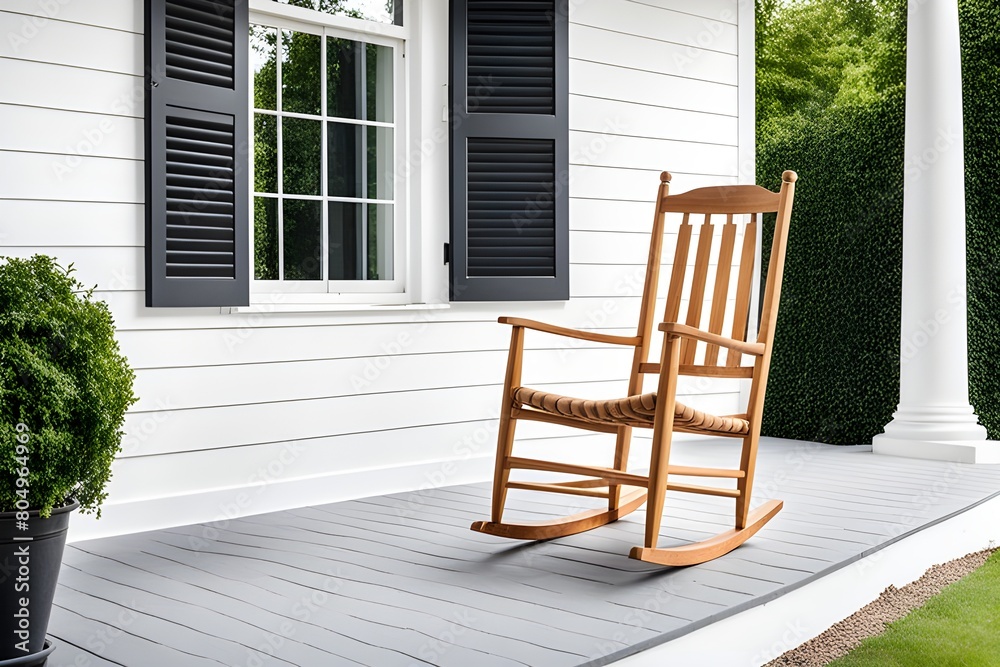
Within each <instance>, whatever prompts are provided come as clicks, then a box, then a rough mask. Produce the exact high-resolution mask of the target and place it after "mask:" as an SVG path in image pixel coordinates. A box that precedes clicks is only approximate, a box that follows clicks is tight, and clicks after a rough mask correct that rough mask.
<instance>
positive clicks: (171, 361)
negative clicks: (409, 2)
mask: <svg viewBox="0 0 1000 667" xmlns="http://www.w3.org/2000/svg"><path fill="white" fill-rule="evenodd" d="M422 1H423V2H425V3H426V4H425V7H434V8H435V9H433V10H425V11H428V13H427V14H426V16H436V17H439V18H440V17H442V16H443V8H444V7H445V6H446V4H447V3H446V2H445V0H422ZM569 5H570V8H571V15H570V22H571V26H570V70H569V84H570V109H569V123H570V130H571V132H570V155H571V164H570V171H569V191H570V197H571V199H570V227H571V239H570V261H571V294H572V298H571V300H570V301H568V302H566V303H511V304H452V305H451V307H450V308H446V309H438V310H424V311H420V310H399V309H395V310H390V309H386V310H384V311H378V310H367V311H366V310H358V311H346V312H336V313H329V312H327V313H323V312H285V311H283V310H281V309H282V308H284V307H285V306H286V305H287V300H285V299H283V298H282V297H281V296H276V297H274V298H273V300H272V303H273V304H275V305H276V307H275V308H273V309H272V308H271V307H270V306H268V305H267V304H265V305H263V306H260V307H258V308H257V309H256V311H253V312H247V311H242V312H232V313H231V312H228V310H227V311H226V312H220V309H217V308H216V309H211V308H202V309H197V308H176V309H148V308H146V307H145V305H144V293H143V291H142V290H143V282H144V280H143V274H144V271H143V266H144V260H143V236H144V232H143V209H142V201H143V197H144V194H143V183H142V178H143V163H142V158H143V145H142V144H143V134H142V133H143V123H142V97H143V88H142V86H143V80H142V76H141V74H142V70H143V63H142V54H141V48H142V34H141V33H142V23H143V18H142V3H139V2H134V1H133V0H72V1H70V0H6V1H5V2H4V3H3V8H2V10H0V32H3V33H5V34H8V35H10V34H13V35H17V36H21V37H23V40H22V39H14V40H9V39H8V40H7V41H5V43H4V44H2V45H0V172H2V173H3V174H4V178H3V179H2V180H0V252H2V254H6V255H14V256H27V255H30V254H31V253H33V252H45V253H48V254H51V255H54V256H55V257H57V258H58V259H59V261H60V262H62V263H64V264H68V263H70V262H72V263H73V264H74V265H75V266H76V268H77V275H78V277H79V278H80V279H81V281H82V282H84V284H86V285H96V286H97V292H96V294H97V296H98V298H101V299H104V300H105V301H107V302H108V304H109V306H110V308H111V311H112V314H113V315H114V318H115V321H116V324H117V326H118V330H119V334H118V338H119V342H120V345H121V348H122V351H123V353H124V354H125V355H126V356H127V357H128V358H129V360H130V363H131V364H132V365H133V366H134V367H135V368H136V372H137V379H136V392H137V394H138V395H139V396H140V401H139V402H138V403H137V404H136V405H135V406H134V407H133V409H132V410H131V411H130V413H129V415H128V417H127V419H126V425H125V430H126V437H125V442H124V444H125V449H124V451H123V453H122V455H121V457H120V458H119V460H118V461H117V462H116V464H115V474H114V478H113V480H112V482H111V486H110V488H109V490H110V493H111V495H110V498H109V503H108V507H109V508H114V509H113V510H112V511H109V512H106V515H107V516H108V517H111V518H110V519H107V518H106V519H105V521H109V520H110V521H111V522H112V523H114V522H115V521H118V520H120V521H122V522H123V523H122V524H121V525H122V526H131V527H132V528H134V527H135V525H136V524H135V512H133V511H131V510H129V509H128V508H129V507H132V508H143V507H158V508H162V507H163V506H165V503H162V502H160V500H158V499H170V498H176V499H178V503H177V506H178V507H180V508H183V509H181V510H179V511H180V512H181V514H180V515H177V516H167V517H158V518H157V519H156V521H158V522H160V524H159V525H169V523H170V522H171V521H173V522H177V521H182V522H188V521H194V520H205V519H211V518H214V517H215V516H216V515H217V514H218V513H219V511H220V507H222V505H225V502H222V501H220V499H223V500H224V499H226V498H231V497H233V494H235V493H237V492H239V491H240V490H241V489H249V490H250V495H251V497H252V498H253V500H254V503H255V504H254V506H253V507H252V508H251V509H250V510H247V509H246V508H243V509H244V511H263V510H266V509H270V508H273V507H278V506H288V505H287V503H289V502H293V500H290V499H294V498H302V499H306V500H308V501H309V502H316V501H318V500H321V499H323V498H334V497H343V496H338V493H341V491H342V490H343V489H348V491H344V492H345V493H349V494H354V495H358V494H360V493H378V492H381V491H387V490H401V489H405V488H417V487H419V486H421V485H426V484H428V483H433V484H441V483H445V482H449V481H470V480H471V479H472V478H471V477H469V475H473V476H475V475H478V476H480V477H483V476H485V475H487V474H488V471H489V469H490V464H489V463H488V459H489V457H490V456H491V454H492V451H493V447H494V441H495V425H496V416H497V413H498V407H499V403H500V396H499V394H500V383H501V381H502V374H503V367H504V363H505V359H506V350H507V346H508V343H509V335H510V332H509V328H508V327H506V326H502V325H499V324H497V323H496V318H497V316H498V315H515V316H523V317H531V318H534V319H539V320H543V321H548V322H552V323H555V324H561V325H564V326H570V327H575V328H583V329H588V330H597V331H606V332H612V333H618V334H628V333H630V332H632V331H634V327H635V322H636V319H637V315H638V307H639V295H640V291H641V281H642V273H643V265H644V262H645V258H646V251H647V247H648V240H649V236H648V233H649V228H650V223H651V216H652V212H653V207H652V201H653V199H654V196H655V193H656V189H657V186H658V183H659V173H660V172H661V171H662V170H669V171H671V172H672V173H673V175H674V178H673V183H672V189H673V191H678V192H679V191H683V190H686V189H690V188H693V187H699V186H702V185H710V184H720V183H735V182H736V181H737V178H738V176H737V174H738V169H737V167H738V164H737V146H738V144H739V135H738V132H739V127H738V121H739V119H738V117H737V116H738V111H739V108H738V105H737V97H738V96H737V90H738V88H737V83H738V80H737V75H738V59H737V50H738V46H739V45H738V43H737V38H736V34H737V26H736V11H737V0H636V1H633V0H601V1H600V2H582V3H569ZM435 12H437V13H436V14H435ZM424 49H425V50H426V47H424ZM425 127H427V125H426V122H425ZM429 159H430V160H431V162H428V164H427V166H426V173H428V174H431V173H436V172H434V169H440V168H441V164H439V163H440V160H441V159H442V158H441V156H435V157H432V158H429ZM433 160H438V162H433ZM444 168H445V169H446V164H445V165H444ZM442 173H443V172H442ZM436 180H440V179H436ZM422 187H424V189H423V190H422V193H423V195H422V201H421V202H420V204H419V205H420V207H421V209H420V210H421V211H423V213H424V225H425V226H426V229H425V230H423V231H424V233H425V234H426V235H427V236H428V237H431V238H434V237H437V236H441V235H442V231H441V229H439V228H438V227H435V225H443V224H445V221H444V220H443V219H442V213H441V212H442V211H446V206H444V204H443V202H444V201H445V198H446V190H445V185H444V183H443V182H442V183H441V184H440V185H438V186H436V187H437V189H436V190H433V189H432V190H427V189H426V186H422ZM428 192H430V193H433V196H428V194H427V193H428ZM668 243H669V240H668ZM428 275H431V274H428ZM658 307H662V304H658ZM272 310H273V311H274V312H272ZM527 348H528V352H527V353H526V366H525V381H526V382H529V383H533V384H534V385H536V386H541V387H544V388H546V389H549V390H552V391H558V392H563V393H572V394H576V395H581V396H588V397H600V396H609V395H615V394H619V393H621V392H622V391H623V390H624V388H625V378H626V375H627V372H628V369H629V367H630V362H631V353H630V352H629V351H628V350H627V349H626V350H623V349H618V348H615V347H609V346H605V345H600V344H595V343H586V342H580V341H575V342H567V341H565V340H563V339H560V338H558V337H554V336H549V335H544V334H538V333H530V334H529V335H528V337H527ZM680 391H681V394H682V396H683V398H682V400H688V401H689V402H692V403H695V404H696V405H699V406H700V407H704V408H706V409H709V410H717V411H720V412H722V413H731V412H735V411H737V410H738V409H739V405H738V393H737V391H736V390H735V388H734V383H733V382H731V381H730V382H725V381H714V382H705V381H690V382H685V383H684V384H683V385H682V386H681V388H680ZM518 433H519V437H520V439H521V440H520V443H521V444H520V445H519V447H523V449H520V450H519V451H520V452H527V453H529V454H530V453H532V452H540V451H549V452H551V451H565V452H573V453H574V455H577V454H581V453H582V454H583V455H584V456H585V458H586V460H588V461H589V462H591V463H607V462H608V460H606V456H607V454H608V453H609V452H610V449H609V445H610V439H609V437H608V436H606V435H585V436H580V435H575V434H572V432H570V431H567V430H566V429H562V428H560V427H556V426H552V425H546V424H537V423H535V424H532V423H525V424H522V425H521V426H519V430H518ZM634 452H638V455H639V456H640V457H641V456H643V455H644V454H643V448H642V446H641V445H640V446H637V447H636V448H635V449H634ZM599 457H605V458H599ZM448 462H461V463H462V465H461V466H458V467H456V468H452V467H450V466H449V465H448ZM268 470H270V473H269V474H270V477H269V478H268V480H267V481H268V482H270V483H269V484H268V485H267V486H268V489H277V491H273V492H272V491H268V492H267V493H264V492H260V489H261V488H262V487H261V484H260V481H261V474H262V471H268ZM372 470H379V471H381V472H379V474H378V476H375V477H372V476H370V475H369V476H365V475H361V476H355V477H352V475H354V473H356V472H357V471H372ZM406 470H412V471H414V472H413V473H411V474H412V475H413V476H412V477H409V478H407V477H406V475H407V474H408V473H406V472H405V471H406ZM455 470H461V472H455ZM400 471H403V472H400ZM417 471H419V472H417ZM366 475H367V473H366ZM325 479H329V480H332V481H331V488H330V489H329V491H328V492H325V493H324V492H323V491H322V485H321V484H319V483H318V482H317V480H325ZM352 479H357V480H361V479H364V480H369V481H368V482H366V485H365V486H363V487H358V486H357V485H356V484H357V482H352V481H351V480H352ZM372 479H383V480H385V481H384V483H382V486H378V488H375V487H373V486H372V482H371V481H370V480H372ZM278 482H280V484H279V483H278ZM376 486H377V485H376ZM296 488H298V489H306V490H307V491H303V492H302V493H300V494H297V492H296V491H294V489H296ZM318 489H319V490H318ZM258 492H260V494H259V495H258ZM317 494H319V495H317ZM200 497H203V498H205V499H212V500H211V501H210V502H209V505H208V506H206V505H205V504H204V503H199V502H198V498H200ZM206 502H208V501H206ZM220 502H221V504H220ZM283 503H284V505H283ZM170 504H172V503H170ZM122 508H125V509H122ZM136 511H138V510H136ZM115 517H122V518H121V519H116V518H115ZM88 530H91V529H90V528H88ZM93 530H95V531H97V530H99V531H100V532H101V533H104V534H107V533H114V532H116V529H115V528H114V527H113V526H112V527H111V528H107V527H101V528H99V529H93ZM95 534H96V533H95Z"/></svg>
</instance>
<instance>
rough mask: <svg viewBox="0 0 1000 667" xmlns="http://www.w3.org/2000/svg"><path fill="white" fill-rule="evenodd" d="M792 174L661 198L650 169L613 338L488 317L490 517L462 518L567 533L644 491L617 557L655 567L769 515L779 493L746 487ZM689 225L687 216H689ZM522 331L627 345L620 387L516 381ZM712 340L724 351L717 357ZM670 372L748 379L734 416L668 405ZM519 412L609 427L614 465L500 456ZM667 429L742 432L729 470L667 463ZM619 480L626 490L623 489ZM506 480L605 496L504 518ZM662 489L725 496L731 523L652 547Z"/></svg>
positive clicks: (540, 534) (485, 527)
mask: <svg viewBox="0 0 1000 667" xmlns="http://www.w3.org/2000/svg"><path fill="white" fill-rule="evenodd" d="M796 178H797V176H796V174H795V172H792V171H786V172H785V173H784V174H783V175H782V185H781V190H780V191H779V192H771V191H769V190H766V189H764V188H761V187H758V186H756V185H736V186H723V187H706V188H698V189H696V190H691V191H689V192H685V193H682V194H678V195H670V194H669V192H668V191H669V184H670V174H669V173H667V172H664V173H663V174H661V176H660V188H659V194H658V197H657V203H656V215H655V217H654V219H653V231H652V239H651V242H650V248H649V260H648V263H647V265H646V278H645V285H644V288H643V295H642V302H641V307H640V308H641V309H640V314H639V326H638V330H637V331H636V335H635V336H614V335H608V334H603V333H595V332H590V331H579V330H575V329H567V328H564V327H558V326H551V325H548V324H543V323H541V322H535V321H533V320H527V319H521V318H513V317H501V318H500V322H501V323H502V324H509V325H511V326H512V327H513V330H512V332H511V342H510V353H509V357H508V361H507V373H506V377H505V380H504V388H503V403H502V407H501V412H500V433H499V438H498V443H497V457H496V470H495V475H494V480H493V502H492V510H491V517H490V521H477V522H475V523H473V524H472V530H475V531H479V532H482V533H488V534H490V535H498V536H502V537H510V538H515V539H524V540H541V539H549V538H554V537H562V536H564V535H572V534H574V533H579V532H582V531H585V530H589V529H591V528H595V527H597V526H601V525H604V524H607V523H610V522H612V521H616V520H617V519H619V518H621V517H623V516H625V515H627V514H628V513H630V512H632V511H633V510H635V509H636V508H638V507H639V506H641V505H642V503H643V502H645V501H647V492H648V503H649V504H648V508H647V513H646V531H645V544H644V546H641V547H639V546H637V547H633V549H632V551H631V553H630V554H629V555H630V556H631V557H632V558H637V559H639V560H643V561H648V562H651V563H659V564H662V565H692V564H695V563H702V562H704V561H707V560H711V559H713V558H717V557H719V556H722V555H723V554H726V553H728V552H729V551H732V550H733V549H735V548H736V547H738V546H739V545H741V544H743V543H744V542H745V541H746V540H747V539H749V538H750V537H751V536H752V535H753V534H754V533H756V532H757V531H758V530H759V529H760V528H761V527H762V526H763V525H764V524H765V523H767V522H768V521H769V520H770V519H771V518H772V517H773V516H774V515H775V514H777V513H778V511H779V510H780V509H781V506H782V503H781V501H780V500H769V501H767V502H765V503H764V504H762V505H761V506H760V507H757V508H756V509H755V510H753V511H750V493H751V490H752V487H753V476H754V463H755V460H756V455H757V441H758V438H759V436H760V420H761V411H762V408H763V405H764V389H765V387H766V385H767V372H768V365H769V363H770V359H771V344H772V341H773V340H774V323H775V319H776V317H777V314H778V298H779V294H780V292H781V274H782V267H783V265H784V258H785V245H786V241H787V238H788V224H789V218H790V216H791V212H792V199H793V195H794V190H795V181H796ZM668 213H669V214H680V218H681V222H680V225H679V227H678V228H677V246H676V251H675V254H674V261H673V267H672V271H671V276H670V283H669V286H668V290H667V299H666V313H665V316H664V318H663V322H662V323H661V324H660V325H659V330H660V331H662V332H663V334H664V341H663V348H662V353H661V356H660V362H659V363H650V362H649V361H648V355H649V351H650V345H649V344H650V339H651V336H652V324H653V318H654V310H655V307H656V294H657V287H658V283H659V276H660V262H661V255H662V248H663V236H664V231H665V225H666V218H667V214H668ZM762 213H777V220H776V223H775V230H774V242H773V245H772V249H771V259H770V264H769V265H768V271H767V283H766V285H765V287H764V291H763V295H762V297H761V311H760V313H761V314H760V327H759V332H758V334H757V339H756V341H755V342H748V341H747V338H748V336H747V321H748V315H749V312H750V304H751V292H752V286H753V275H754V265H755V255H756V238H757V230H758V226H759V221H760V214H762ZM745 214H749V216H750V217H749V222H747V224H746V225H745V231H744V236H743V242H742V250H741V252H740V256H739V258H738V260H737V262H738V267H739V269H738V274H737V279H736V295H735V307H733V306H731V305H730V308H729V309H728V310H729V311H730V312H731V316H730V318H727V304H731V301H730V298H729V297H730V282H731V280H730V274H731V273H732V272H733V270H734V269H735V267H734V266H733V256H734V248H735V245H736V232H737V225H736V224H735V223H734V216H743V215H745ZM692 216H703V218H702V219H703V222H702V224H701V226H700V231H699V232H698V241H697V250H696V255H695V258H694V271H693V274H692V275H691V277H690V280H689V281H687V284H688V286H689V287H688V291H687V295H686V296H685V295H684V294H683V292H684V286H685V284H686V281H685V273H686V270H687V267H688V256H689V252H688V250H689V248H690V247H691V244H692V234H693V228H694V226H693V225H692V224H691V223H692ZM713 218H714V219H715V220H724V221H725V222H724V223H723V224H722V225H721V227H722V235H721V241H720V242H719V243H717V244H713V242H712V241H713V238H712V237H713V232H714V231H715V227H716V225H715V224H714V222H713ZM694 222H697V218H695V220H694ZM713 245H716V246H717V252H716V260H715V261H713V260H712V257H711V255H712V254H713V252H712V248H713ZM712 265H715V266H716V267H717V270H716V271H715V279H714V282H715V285H714V292H713V296H712V298H711V301H710V304H711V305H710V308H709V309H708V310H707V313H706V314H707V320H708V322H707V327H706V328H704V329H702V328H699V327H701V326H703V324H702V321H703V317H702V314H703V310H705V309H704V308H703V305H704V304H705V302H706V296H705V289H706V282H707V277H708V272H709V267H710V266H712ZM684 301H687V302H688V308H687V317H686V319H685V320H684V321H683V322H682V321H681V320H680V319H679V318H678V316H679V313H680V307H681V304H682V302H684ZM727 319H730V321H731V322H732V324H731V327H730V331H731V332H732V333H731V337H726V336H724V335H723V334H722V331H723V326H724V323H725V321H726V320H727ZM526 329H533V330H536V331H541V332H546V333H549V334H556V335H560V336H568V337H570V338H576V339H580V340H585V341H592V342H599V343H608V344H612V345H622V346H629V347H634V348H635V353H634V355H633V361H632V370H631V374H630V376H629V384H628V396H627V397H625V398H618V399H612V400H584V399H579V398H570V397H566V396H559V395H556V394H551V393H548V392H544V391H538V390H535V389H530V388H528V387H522V386H521V364H522V358H523V350H524V332H525V330H526ZM699 344H703V347H704V351H703V353H702V354H701V355H700V356H697V358H696V355H697V353H698V346H699ZM722 348H725V350H726V351H727V352H726V353H725V354H721V355H720V350H721V349H722ZM745 356H746V357H750V358H751V359H752V365H743V364H742V361H743V358H744V357H745ZM650 374H658V375H659V383H658V386H657V390H656V392H653V393H642V392H643V379H644V377H645V376H646V375H650ZM678 375H691V376H703V377H712V378H749V379H750V382H751V384H750V392H749V401H748V405H747V410H746V413H744V414H735V415H727V416H715V415H710V414H707V413H704V412H700V411H698V410H695V409H692V408H690V407H687V406H685V405H683V404H681V403H678V402H677V401H676V394H677V378H678ZM519 419H530V420H535V421H541V422H548V423H552V424H560V425H564V426H573V427H577V428H581V429H586V430H589V431H597V432H602V433H609V434H610V433H613V434H616V436H617V440H616V445H615V455H614V464H613V466H612V467H610V468H604V467H595V466H585V465H572V464H568V463H557V462H554V461H544V460H539V459H527V458H520V457H515V456H512V455H511V452H512V448H513V444H514V428H515V425H516V423H517V420H519ZM633 427H641V428H652V429H653V440H652V457H651V461H650V470H649V474H648V475H638V474H633V473H629V472H627V471H626V463H627V460H628V454H629V444H630V440H631V435H632V428H633ZM673 431H680V432H685V433H697V434H704V435H710V436H725V437H734V438H740V439H742V441H743V448H742V455H741V457H740V465H739V467H738V468H734V469H722V468H695V467H685V466H678V465H670V463H669V459H670V441H671V436H672V434H673ZM513 469H521V470H540V471H549V472H559V473H567V474H570V475H574V476H584V477H585V479H575V480H571V481H563V482H553V483H540V482H519V481H511V480H510V471H511V470H513ZM685 476H694V477H710V478H725V479H732V480H735V482H736V483H735V488H720V487H713V486H695V485H692V484H681V483H677V482H675V481H674V480H675V479H676V477H685ZM623 486H624V487H635V488H634V489H633V490H631V491H629V492H628V493H623V492H622V487H623ZM507 489H527V490H533V491H544V492H552V493H564V494H573V495H580V496H590V497H598V498H606V499H607V501H608V505H607V509H604V508H599V509H593V510H588V511H584V512H580V513H578V514H574V515H572V516H567V517H563V518H559V519H556V520H553V521H539V522H526V523H505V522H504V521H503V520H502V518H503V510H504V505H505V502H506V497H507ZM667 490H673V491H683V492H687V493H701V494H709V495H716V496H724V497H729V498H734V499H735V500H736V517H735V527H734V528H733V529H732V530H728V531H725V532H722V533H719V534H718V535H715V536H714V537H711V538H709V539H706V540H703V541H700V542H696V543H692V544H685V545H683V546H678V547H671V548H657V538H658V537H659V532H660V523H661V519H662V513H663V502H664V496H665V494H666V491H667Z"/></svg>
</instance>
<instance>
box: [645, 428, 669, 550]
mask: <svg viewBox="0 0 1000 667" xmlns="http://www.w3.org/2000/svg"><path fill="white" fill-rule="evenodd" d="M671 412H673V410H671ZM672 436H673V429H672V428H667V429H664V431H663V432H662V433H660V434H659V435H657V434H655V433H654V435H653V454H652V458H651V459H650V463H649V491H648V496H647V499H646V540H645V543H644V544H645V546H646V548H648V549H655V548H656V541H657V539H659V537H660V525H661V524H662V522H663V503H664V500H665V499H666V495H667V471H668V465H669V462H670V441H671V439H672Z"/></svg>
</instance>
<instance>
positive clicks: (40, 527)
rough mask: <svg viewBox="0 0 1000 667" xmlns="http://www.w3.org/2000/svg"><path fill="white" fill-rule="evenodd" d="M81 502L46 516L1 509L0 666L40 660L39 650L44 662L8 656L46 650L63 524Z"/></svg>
mask: <svg viewBox="0 0 1000 667" xmlns="http://www.w3.org/2000/svg"><path fill="white" fill-rule="evenodd" d="M79 506H80V504H79V503H77V502H76V501H72V502H70V503H69V504H67V505H64V506H63V507H60V508H57V509H54V510H52V516H50V517H49V518H47V519H43V518H41V517H40V516H39V515H38V512H28V518H27V520H24V516H23V514H22V515H21V519H18V513H17V512H0V667H2V666H3V665H8V664H11V665H13V664H16V665H32V664H39V665H41V664H44V661H45V656H42V655H39V656H38V657H39V659H40V660H41V661H42V662H32V661H29V662H21V661H17V662H8V661H15V660H20V659H22V658H28V657H29V656H31V655H32V654H36V653H37V654H41V653H43V652H44V651H46V650H47V649H46V647H45V631H46V630H47V629H48V626H49V615H50V613H51V612H52V598H53V597H55V593H56V582H57V581H58V579H59V566H60V565H61V564H62V556H63V549H64V548H65V546H66V529H67V528H68V527H69V516H70V513H71V512H72V511H73V510H75V509H76V508H77V507H79ZM22 521H23V522H24V523H26V524H27V529H26V530H24V529H23V524H22V523H21V522H22ZM28 538H30V539H28ZM46 655H47V654H46Z"/></svg>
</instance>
